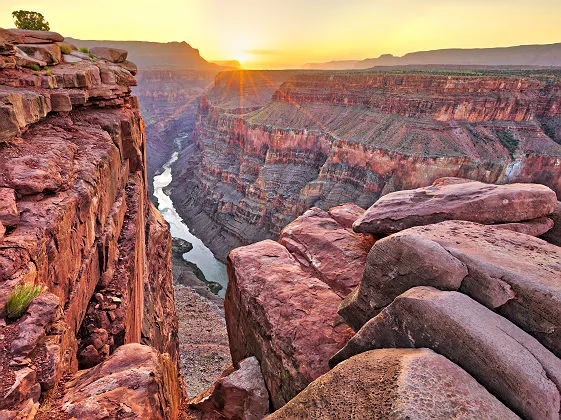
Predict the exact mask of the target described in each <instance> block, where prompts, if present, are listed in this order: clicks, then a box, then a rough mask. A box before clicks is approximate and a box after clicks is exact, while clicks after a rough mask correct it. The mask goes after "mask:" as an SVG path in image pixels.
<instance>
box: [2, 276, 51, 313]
mask: <svg viewBox="0 0 561 420" xmlns="http://www.w3.org/2000/svg"><path fill="white" fill-rule="evenodd" d="M45 291H46V288H45V286H43V285H42V284H35V285H33V284H31V283H25V284H20V285H18V286H16V287H15V289H14V290H13V291H12V293H10V296H8V301H7V302H6V315H7V317H8V319H18V318H20V317H21V316H22V315H23V314H24V312H25V311H26V310H27V308H28V307H29V304H30V303H31V301H32V300H33V299H35V298H36V297H37V296H41V295H42V294H43V293H45Z"/></svg>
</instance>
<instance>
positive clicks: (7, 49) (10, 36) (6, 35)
mask: <svg viewBox="0 0 561 420" xmlns="http://www.w3.org/2000/svg"><path fill="white" fill-rule="evenodd" d="M22 42H23V37H22V36H20V35H18V34H16V33H14V32H13V31H10V30H8V29H3V28H0V55H12V54H14V45H16V44H21V43H22Z"/></svg>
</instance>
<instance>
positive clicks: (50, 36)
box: [8, 29, 64, 44]
mask: <svg viewBox="0 0 561 420" xmlns="http://www.w3.org/2000/svg"><path fill="white" fill-rule="evenodd" d="M8 32H9V33H10V34H12V35H14V36H17V37H18V38H20V39H22V40H21V41H20V42H21V43H24V44H41V43H45V44H52V43H54V42H63V41H64V37H63V36H62V35H61V34H59V33H57V32H50V31H34V30H31V29H9V30H8Z"/></svg>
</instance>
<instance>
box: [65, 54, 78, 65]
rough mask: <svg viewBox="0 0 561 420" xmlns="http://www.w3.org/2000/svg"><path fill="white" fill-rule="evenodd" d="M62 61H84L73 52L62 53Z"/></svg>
mask: <svg viewBox="0 0 561 420" xmlns="http://www.w3.org/2000/svg"><path fill="white" fill-rule="evenodd" d="M62 61H63V62H64V63H68V64H73V63H79V62H80V61H82V59H81V58H79V57H75V56H73V55H71V54H62Z"/></svg>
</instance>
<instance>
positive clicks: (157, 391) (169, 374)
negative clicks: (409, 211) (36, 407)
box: [62, 344, 182, 420]
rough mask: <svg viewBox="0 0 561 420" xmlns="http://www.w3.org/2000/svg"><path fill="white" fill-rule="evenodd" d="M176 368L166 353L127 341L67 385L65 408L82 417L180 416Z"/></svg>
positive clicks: (151, 417) (72, 415)
mask: <svg viewBox="0 0 561 420" xmlns="http://www.w3.org/2000/svg"><path fill="white" fill-rule="evenodd" d="M180 395H182V394H181V392H180V389H179V382H178V376H177V370H176V368H175V365H174V364H173V363H172V362H171V360H170V359H169V356H168V355H166V354H163V355H161V354H159V353H158V352H157V351H156V350H154V349H152V348H150V347H148V346H143V345H141V344H126V345H123V346H121V347H119V348H118V349H117V350H115V352H114V353H113V355H111V357H110V358H109V359H107V360H106V361H104V362H103V363H101V364H99V365H97V366H96V367H94V368H92V369H89V370H86V371H83V372H80V373H78V374H77V375H76V377H75V378H74V379H72V380H71V381H70V382H69V383H68V384H67V386H66V394H65V396H64V401H63V404H62V410H63V411H64V412H66V413H67V414H68V415H69V416H70V417H74V418H76V419H78V420H80V419H84V420H85V419H88V420H89V419H92V420H93V419H106V418H142V419H154V420H157V419H162V420H164V419H165V420H167V419H177V417H178V413H179V404H180V401H179V396H180Z"/></svg>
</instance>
